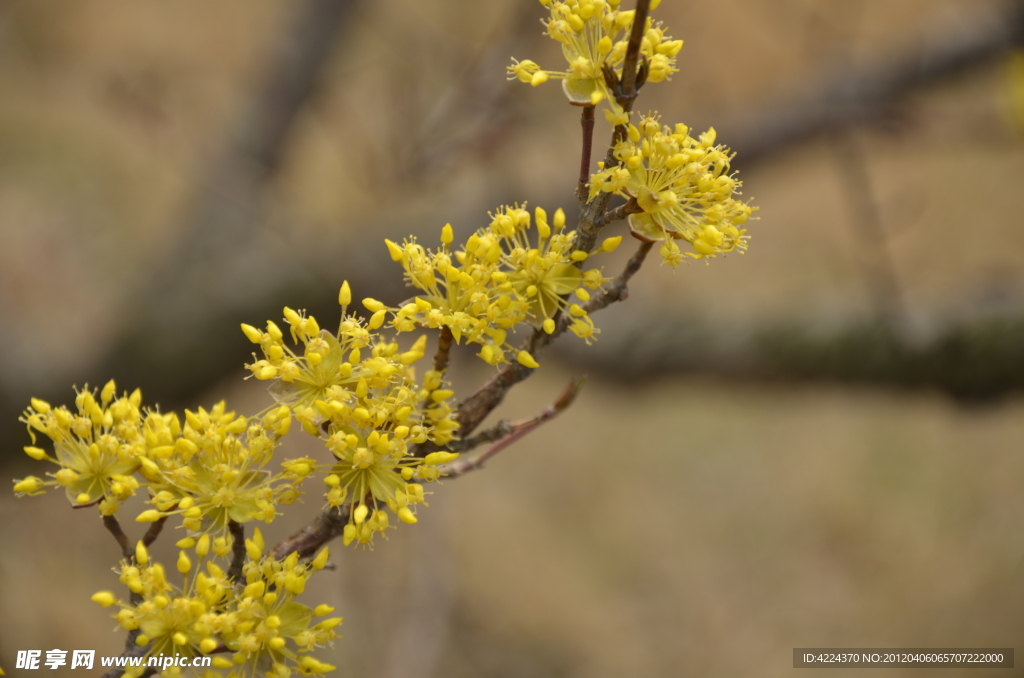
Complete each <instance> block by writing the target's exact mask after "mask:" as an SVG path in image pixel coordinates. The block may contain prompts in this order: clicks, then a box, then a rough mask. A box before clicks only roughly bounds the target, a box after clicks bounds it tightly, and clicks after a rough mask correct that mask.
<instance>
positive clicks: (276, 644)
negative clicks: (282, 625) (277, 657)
mask: <svg viewBox="0 0 1024 678" xmlns="http://www.w3.org/2000/svg"><path fill="white" fill-rule="evenodd" d="M286 642H287V641H286V640H285V639H284V638H282V637H281V636H277V637H276V638H271V639H270V640H268V641H267V647H269V648H270V649H271V650H280V649H281V648H282V647H284V646H285V643H286ZM267 675H270V674H267Z"/></svg>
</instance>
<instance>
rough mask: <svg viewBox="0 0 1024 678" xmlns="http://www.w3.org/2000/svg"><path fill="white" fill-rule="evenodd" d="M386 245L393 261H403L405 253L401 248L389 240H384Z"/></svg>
mask: <svg viewBox="0 0 1024 678" xmlns="http://www.w3.org/2000/svg"><path fill="white" fill-rule="evenodd" d="M384 244H385V245H387V246H388V252H389V253H390V254H391V260H392V261H401V260H402V255H403V254H404V252H402V248H401V247H399V246H398V245H396V244H395V243H393V242H391V241H390V240H387V239H385V240H384Z"/></svg>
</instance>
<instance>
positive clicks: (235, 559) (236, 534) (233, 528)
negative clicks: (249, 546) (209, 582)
mask: <svg viewBox="0 0 1024 678" xmlns="http://www.w3.org/2000/svg"><path fill="white" fill-rule="evenodd" d="M228 532H230V533H231V565H230V566H229V567H228V579H230V580H231V581H233V582H235V583H236V584H238V583H239V582H241V580H242V568H243V567H245V526H244V525H242V524H241V523H236V522H235V521H233V520H228Z"/></svg>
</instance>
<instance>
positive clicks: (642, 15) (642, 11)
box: [616, 0, 651, 112]
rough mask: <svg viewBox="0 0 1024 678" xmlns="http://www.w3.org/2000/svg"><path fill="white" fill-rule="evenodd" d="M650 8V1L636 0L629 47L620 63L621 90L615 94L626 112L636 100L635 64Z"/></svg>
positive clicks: (637, 60) (631, 108) (638, 56)
mask: <svg viewBox="0 0 1024 678" xmlns="http://www.w3.org/2000/svg"><path fill="white" fill-rule="evenodd" d="M650 8H651V0H636V14H634V15H633V30H632V31H630V33H629V45H627V47H626V57H625V59H624V60H623V63H622V90H621V92H616V95H617V96H616V100H617V101H618V102H619V105H620V106H622V107H623V108H624V109H626V111H627V112H628V111H631V110H633V100H634V99H636V93H637V90H638V86H637V85H638V82H637V63H638V62H639V59H640V45H641V44H642V43H643V40H644V29H646V28H647V14H648V12H649V11H650ZM640 84H642V83H640Z"/></svg>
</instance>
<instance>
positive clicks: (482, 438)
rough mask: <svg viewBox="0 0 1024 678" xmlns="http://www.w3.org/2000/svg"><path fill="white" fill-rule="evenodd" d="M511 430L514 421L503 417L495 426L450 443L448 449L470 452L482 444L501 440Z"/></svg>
mask: <svg viewBox="0 0 1024 678" xmlns="http://www.w3.org/2000/svg"><path fill="white" fill-rule="evenodd" d="M511 432H512V422H510V421H509V420H508V419H502V420H501V421H499V422H498V423H497V424H495V425H494V426H492V427H490V428H489V429H487V430H486V431H481V432H480V433H478V434H476V435H475V436H472V437H469V438H461V439H459V440H454V441H452V442H450V443H448V450H450V451H451V452H468V451H469V450H475V449H476V448H478V447H480V446H481V445H485V444H487V443H493V442H494V441H495V440H500V439H501V438H504V437H505V436H507V435H508V434H509V433H511Z"/></svg>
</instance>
